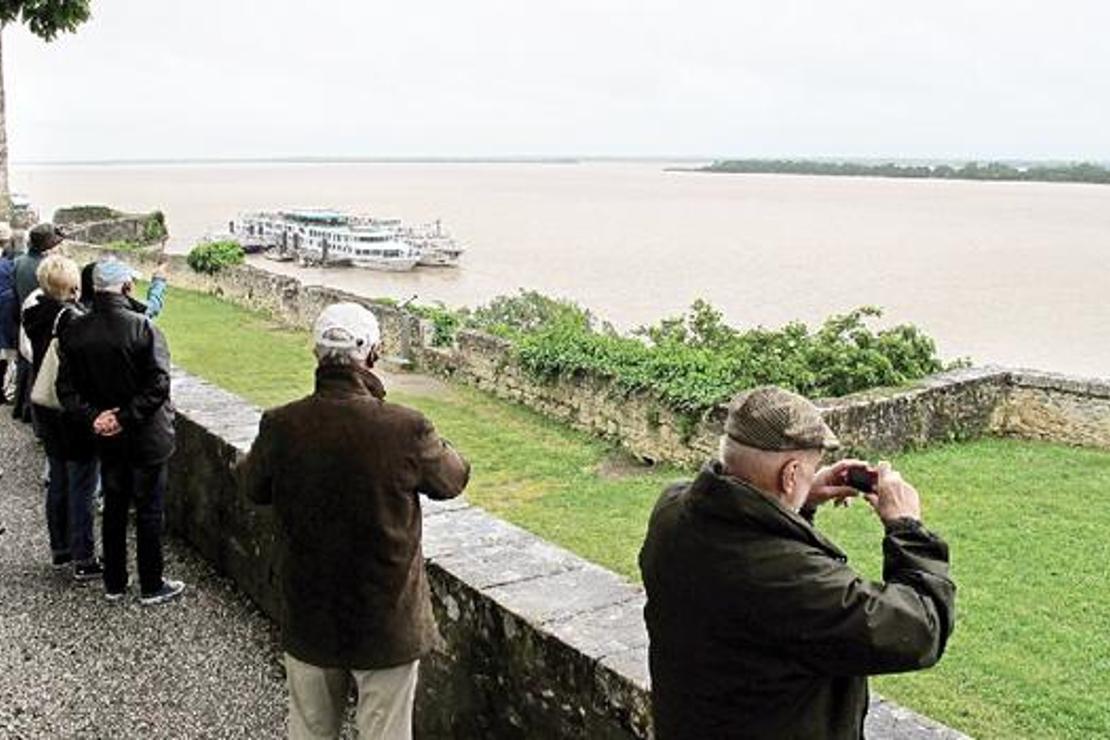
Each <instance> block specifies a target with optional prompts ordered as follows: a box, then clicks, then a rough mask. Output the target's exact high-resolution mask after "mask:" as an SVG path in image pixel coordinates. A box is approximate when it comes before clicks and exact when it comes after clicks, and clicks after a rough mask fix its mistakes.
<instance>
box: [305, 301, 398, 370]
mask: <svg viewBox="0 0 1110 740" xmlns="http://www.w3.org/2000/svg"><path fill="white" fill-rule="evenodd" d="M312 336H313V338H314V339H315V340H316V346H317V347H326V348H328V349H345V350H348V351H350V352H351V353H352V354H358V355H360V356H361V357H362V358H363V359H365V358H366V356H367V355H369V354H370V348H371V347H373V346H374V345H376V344H378V343H379V342H381V340H382V331H381V328H380V327H379V326H378V319H377V317H376V316H374V314H373V312H371V311H370V309H368V308H366V307H365V306H360V305H359V304H357V303H333V304H332V305H330V306H328V307H327V308H325V309H324V310H323V311H322V312H321V313H320V316H319V317H317V319H316V324H315V326H313V328H312Z"/></svg>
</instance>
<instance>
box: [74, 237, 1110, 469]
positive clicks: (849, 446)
mask: <svg viewBox="0 0 1110 740" xmlns="http://www.w3.org/2000/svg"><path fill="white" fill-rule="evenodd" d="M69 250H70V251H71V253H74V254H75V256H78V257H79V258H82V259H92V258H96V257H100V256H103V254H105V250H103V249H100V248H97V247H91V246H89V245H79V244H78V245H71V246H70V247H69ZM121 256H122V257H123V258H125V259H129V260H132V261H136V262H138V263H140V264H142V265H143V267H144V269H150V268H152V267H153V264H154V262H155V261H156V260H157V259H158V258H157V256H156V255H149V254H147V255H143V254H140V255H135V254H130V253H127V254H123V255H121ZM170 260H171V262H172V265H173V272H172V280H173V282H174V284H176V285H178V286H180V287H184V288H190V289H194V290H199V291H203V292H207V293H212V294H214V295H217V296H220V297H222V298H225V299H227V300H229V301H231V302H234V303H237V304H239V305H242V306H245V307H248V308H252V309H258V310H263V311H266V312H268V313H269V314H270V315H272V316H273V317H274V318H275V319H276V320H278V321H280V322H283V323H285V324H288V325H291V326H296V327H301V328H308V327H310V326H311V325H312V322H313V320H314V319H315V317H316V315H317V314H318V313H319V312H320V311H321V310H322V309H323V308H324V307H325V306H327V305H328V304H330V303H334V302H336V301H353V302H356V303H360V304H362V305H365V306H367V307H368V308H370V309H371V310H373V311H374V312H375V314H376V315H377V316H378V318H379V320H380V322H381V325H382V331H383V336H384V340H385V345H386V348H385V354H386V357H387V360H389V361H391V363H392V364H393V365H394V366H402V367H416V368H420V369H423V370H426V371H429V372H433V373H436V374H438V375H441V376H444V377H447V378H450V379H453V380H455V381H458V382H463V383H466V384H469V385H473V386H476V387H478V388H481V389H483V390H485V391H488V392H490V393H492V394H494V395H496V396H499V397H501V398H505V399H508V400H511V401H514V402H517V403H520V404H522V405H525V406H528V407H529V408H532V409H535V410H536V411H539V412H540V413H542V414H544V415H546V416H549V417H552V418H554V419H557V420H559V421H561V422H564V423H566V424H568V425H569V426H572V427H575V428H577V429H580V430H583V431H586V432H588V433H590V434H594V435H597V436H601V437H604V438H607V439H611V440H613V441H615V442H617V443H618V444H620V445H622V446H623V447H625V448H626V449H627V450H629V451H630V452H631V453H633V454H634V455H636V456H638V457H640V458H643V459H645V460H650V461H665V462H672V463H677V464H681V465H696V464H698V463H700V462H701V461H703V460H704V459H705V458H706V457H707V456H708V455H711V454H713V452H714V451H715V449H716V445H717V438H718V437H719V435H720V433H721V428H722V423H723V420H724V409H723V408H715V409H711V410H710V411H708V412H707V413H705V414H702V415H700V416H695V417H691V416H687V415H683V414H680V413H677V412H674V411H671V410H669V409H668V408H667V406H666V405H665V404H664V403H662V402H660V401H659V400H658V399H657V398H655V397H654V396H653V395H651V394H649V393H644V392H639V393H627V392H625V391H623V390H622V389H620V388H618V387H617V385H616V383H614V382H613V381H612V380H611V379H609V378H604V377H599V376H596V375H589V374H585V373H583V374H580V375H576V376H574V377H568V378H561V379H557V380H554V381H551V382H543V381H538V380H536V379H534V378H532V377H531V376H529V375H528V374H527V373H526V372H525V371H524V370H523V369H522V368H521V367H520V366H519V365H518V364H517V363H516V362H515V361H514V359H513V356H512V348H511V346H510V345H509V343H508V342H506V341H504V340H503V339H500V338H498V337H494V336H491V335H488V334H484V333H482V332H476V331H461V332H459V333H458V337H457V340H456V344H455V346H454V347H450V348H442V349H441V348H434V347H430V346H428V341H427V340H428V338H430V336H431V331H430V329H429V327H428V326H426V325H425V322H422V321H421V320H420V319H418V318H417V317H415V316H413V315H412V314H410V313H407V312H406V311H403V310H401V309H399V308H397V307H395V306H391V305H387V304H383V303H378V302H375V301H372V300H370V299H367V298H364V297H361V296H357V295H354V294H351V293H347V292H345V291H340V290H335V289H332V288H324V287H319V286H306V285H304V284H303V283H301V282H300V280H298V279H297V278H294V277H288V276H282V275H276V274H273V273H270V272H268V271H266V270H263V269H260V268H257V267H254V266H251V265H242V266H239V267H235V268H232V269H230V270H227V271H225V272H223V273H220V274H218V275H216V276H208V275H200V274H198V273H195V272H193V271H192V270H191V269H190V268H189V267H187V266H186V265H185V260H184V258H183V257H181V256H172V257H170ZM170 310H172V307H171V308H170ZM819 405H821V406H822V408H823V409H824V410H825V413H826V417H827V418H828V420H829V423H830V425H831V426H832V427H833V428H834V429H835V430H836V432H837V434H838V435H839V436H840V437H841V439H842V441H843V442H844V443H845V445H846V450H847V451H849V452H856V453H860V454H865V455H867V454H877V453H886V454H889V453H893V452H898V451H900V450H904V449H908V448H913V447H921V446H924V445H927V444H930V443H935V442H945V441H951V440H959V439H969V438H972V437H976V436H982V435H987V434H999V435H1006V436H1014V437H1021V438H1025V439H1040V440H1053V441H1058V442H1065V443H1068V444H1082V445H1090V446H1096V447H1102V448H1110V384H1108V383H1107V382H1106V381H1093V380H1082V379H1075V378H1067V377H1064V376H1056V375H1048V374H1043V373H1035V372H1028V371H1014V370H1008V369H1003V368H992V367H984V368H970V369H964V370H958V371H953V372H949V373H942V374H939V375H935V376H932V377H929V378H926V379H924V380H922V381H919V382H917V383H914V384H913V385H911V386H909V387H906V388H901V389H896V390H886V389H884V390H878V391H868V392H864V393H859V394H855V395H852V396H847V397H844V398H837V399H828V400H825V401H822V402H819Z"/></svg>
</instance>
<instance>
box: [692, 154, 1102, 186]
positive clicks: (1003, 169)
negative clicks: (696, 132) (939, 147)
mask: <svg viewBox="0 0 1110 740" xmlns="http://www.w3.org/2000/svg"><path fill="white" fill-rule="evenodd" d="M699 171H700V172H733V173H747V174H787V175H835V176H840V177H907V178H919V179H924V178H929V179H938V180H995V181H1028V182H1086V183H1099V184H1110V168H1107V167H1103V166H1102V165H1099V164H1095V163H1093V162H1076V163H1071V164H1037V165H1029V166H1028V167H1019V166H1016V165H1011V164H1006V163H1004V162H986V163H979V162H967V163H966V164H963V165H960V166H953V165H949V164H936V165H928V164H912V165H911V164H896V163H894V162H885V163H883V164H863V163H859V162H823V161H817V160H807V159H798V160H794V159H719V160H717V161H716V162H714V163H713V164H711V165H708V166H706V167H702V168H701V169H700V170H699Z"/></svg>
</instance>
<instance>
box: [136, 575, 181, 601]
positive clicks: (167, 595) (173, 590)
mask: <svg viewBox="0 0 1110 740" xmlns="http://www.w3.org/2000/svg"><path fill="white" fill-rule="evenodd" d="M184 590H185V584H184V583H182V582H181V581H171V580H168V579H163V580H162V588H160V589H158V590H157V591H155V592H154V593H150V594H143V595H142V597H140V598H139V603H141V604H142V605H143V606H154V605H155V604H164V603H165V602H167V601H169V600H171V599H176V598H177V597H178V596H180V595H181V592H182V591H184Z"/></svg>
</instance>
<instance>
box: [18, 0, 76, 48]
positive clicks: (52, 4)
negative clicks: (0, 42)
mask: <svg viewBox="0 0 1110 740" xmlns="http://www.w3.org/2000/svg"><path fill="white" fill-rule="evenodd" d="M89 4H90V3H89V0H0V25H7V24H8V23H14V22H20V23H23V24H24V25H26V26H27V28H29V29H30V30H31V33H33V34H35V35H36V36H38V37H39V38H42V39H44V40H46V41H52V40H53V39H54V37H55V36H57V35H58V34H59V33H66V32H68V33H72V32H73V31H76V30H77V27H78V26H80V25H81V24H82V23H84V22H85V21H87V20H88V19H89V15H90V12H89Z"/></svg>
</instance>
